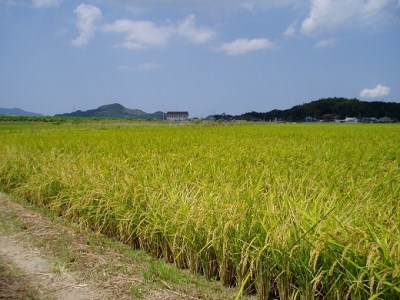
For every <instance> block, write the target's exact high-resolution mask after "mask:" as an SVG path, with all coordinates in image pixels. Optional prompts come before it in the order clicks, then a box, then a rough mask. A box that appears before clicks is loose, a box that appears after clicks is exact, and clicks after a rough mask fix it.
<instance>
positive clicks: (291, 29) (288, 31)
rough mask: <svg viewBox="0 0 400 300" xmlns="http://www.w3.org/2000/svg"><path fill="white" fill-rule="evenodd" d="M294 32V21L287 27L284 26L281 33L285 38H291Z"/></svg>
mask: <svg viewBox="0 0 400 300" xmlns="http://www.w3.org/2000/svg"><path fill="white" fill-rule="evenodd" d="M295 34H296V23H292V24H291V25H289V27H288V28H286V30H285V32H284V33H283V35H284V36H285V37H286V38H291V37H293V36H294V35H295Z"/></svg>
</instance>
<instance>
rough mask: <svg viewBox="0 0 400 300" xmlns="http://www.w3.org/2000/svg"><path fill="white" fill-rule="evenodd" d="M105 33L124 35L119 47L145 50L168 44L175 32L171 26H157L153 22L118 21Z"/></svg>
mask: <svg viewBox="0 0 400 300" xmlns="http://www.w3.org/2000/svg"><path fill="white" fill-rule="evenodd" d="M103 30H104V32H116V33H123V34H125V36H124V41H123V42H122V43H120V44H117V45H116V46H117V47H123V48H127V49H144V48H148V47H154V46H162V45H164V44H166V43H167V41H168V39H169V38H170V37H171V35H172V33H173V30H172V28H171V27H170V26H157V25H156V24H154V23H153V22H151V21H133V20H117V21H115V22H114V23H112V24H107V25H105V26H104V27H103Z"/></svg>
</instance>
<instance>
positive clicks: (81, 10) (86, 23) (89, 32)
mask: <svg viewBox="0 0 400 300" xmlns="http://www.w3.org/2000/svg"><path fill="white" fill-rule="evenodd" d="M74 12H75V14H76V15H77V20H76V26H77V27H78V30H79V36H78V37H77V38H76V39H74V40H72V44H73V45H74V46H77V47H79V46H83V45H86V44H87V43H89V41H90V40H91V39H92V38H93V36H94V32H95V30H96V27H95V25H96V22H97V21H98V20H100V19H101V11H100V9H99V8H97V7H96V6H93V5H90V4H81V5H79V6H77V7H76V8H75V10H74Z"/></svg>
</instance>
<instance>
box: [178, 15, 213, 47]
mask: <svg viewBox="0 0 400 300" xmlns="http://www.w3.org/2000/svg"><path fill="white" fill-rule="evenodd" d="M195 22H196V17H195V16H194V15H190V16H188V17H187V18H186V19H185V20H183V21H182V22H181V23H180V24H179V25H178V27H177V33H178V35H180V36H183V37H185V38H187V39H188V40H190V41H192V42H193V43H195V44H202V43H206V42H208V41H209V40H211V39H212V38H214V36H215V35H216V34H215V31H214V30H212V29H210V28H208V27H196V24H195Z"/></svg>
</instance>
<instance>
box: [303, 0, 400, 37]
mask: <svg viewBox="0 0 400 300" xmlns="http://www.w3.org/2000/svg"><path fill="white" fill-rule="evenodd" d="M395 2H396V0H340V1H336V0H311V9H310V13H309V15H308V17H307V18H306V19H305V20H304V21H303V23H302V25H301V31H302V32H303V33H306V34H309V33H313V32H318V31H324V30H332V29H335V28H338V27H341V26H346V25H349V24H361V25H374V26H375V25H377V24H380V23H382V22H386V21H387V20H388V19H389V16H390V15H391V14H393V9H392V6H393V5H392V4H394V3H395Z"/></svg>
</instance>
